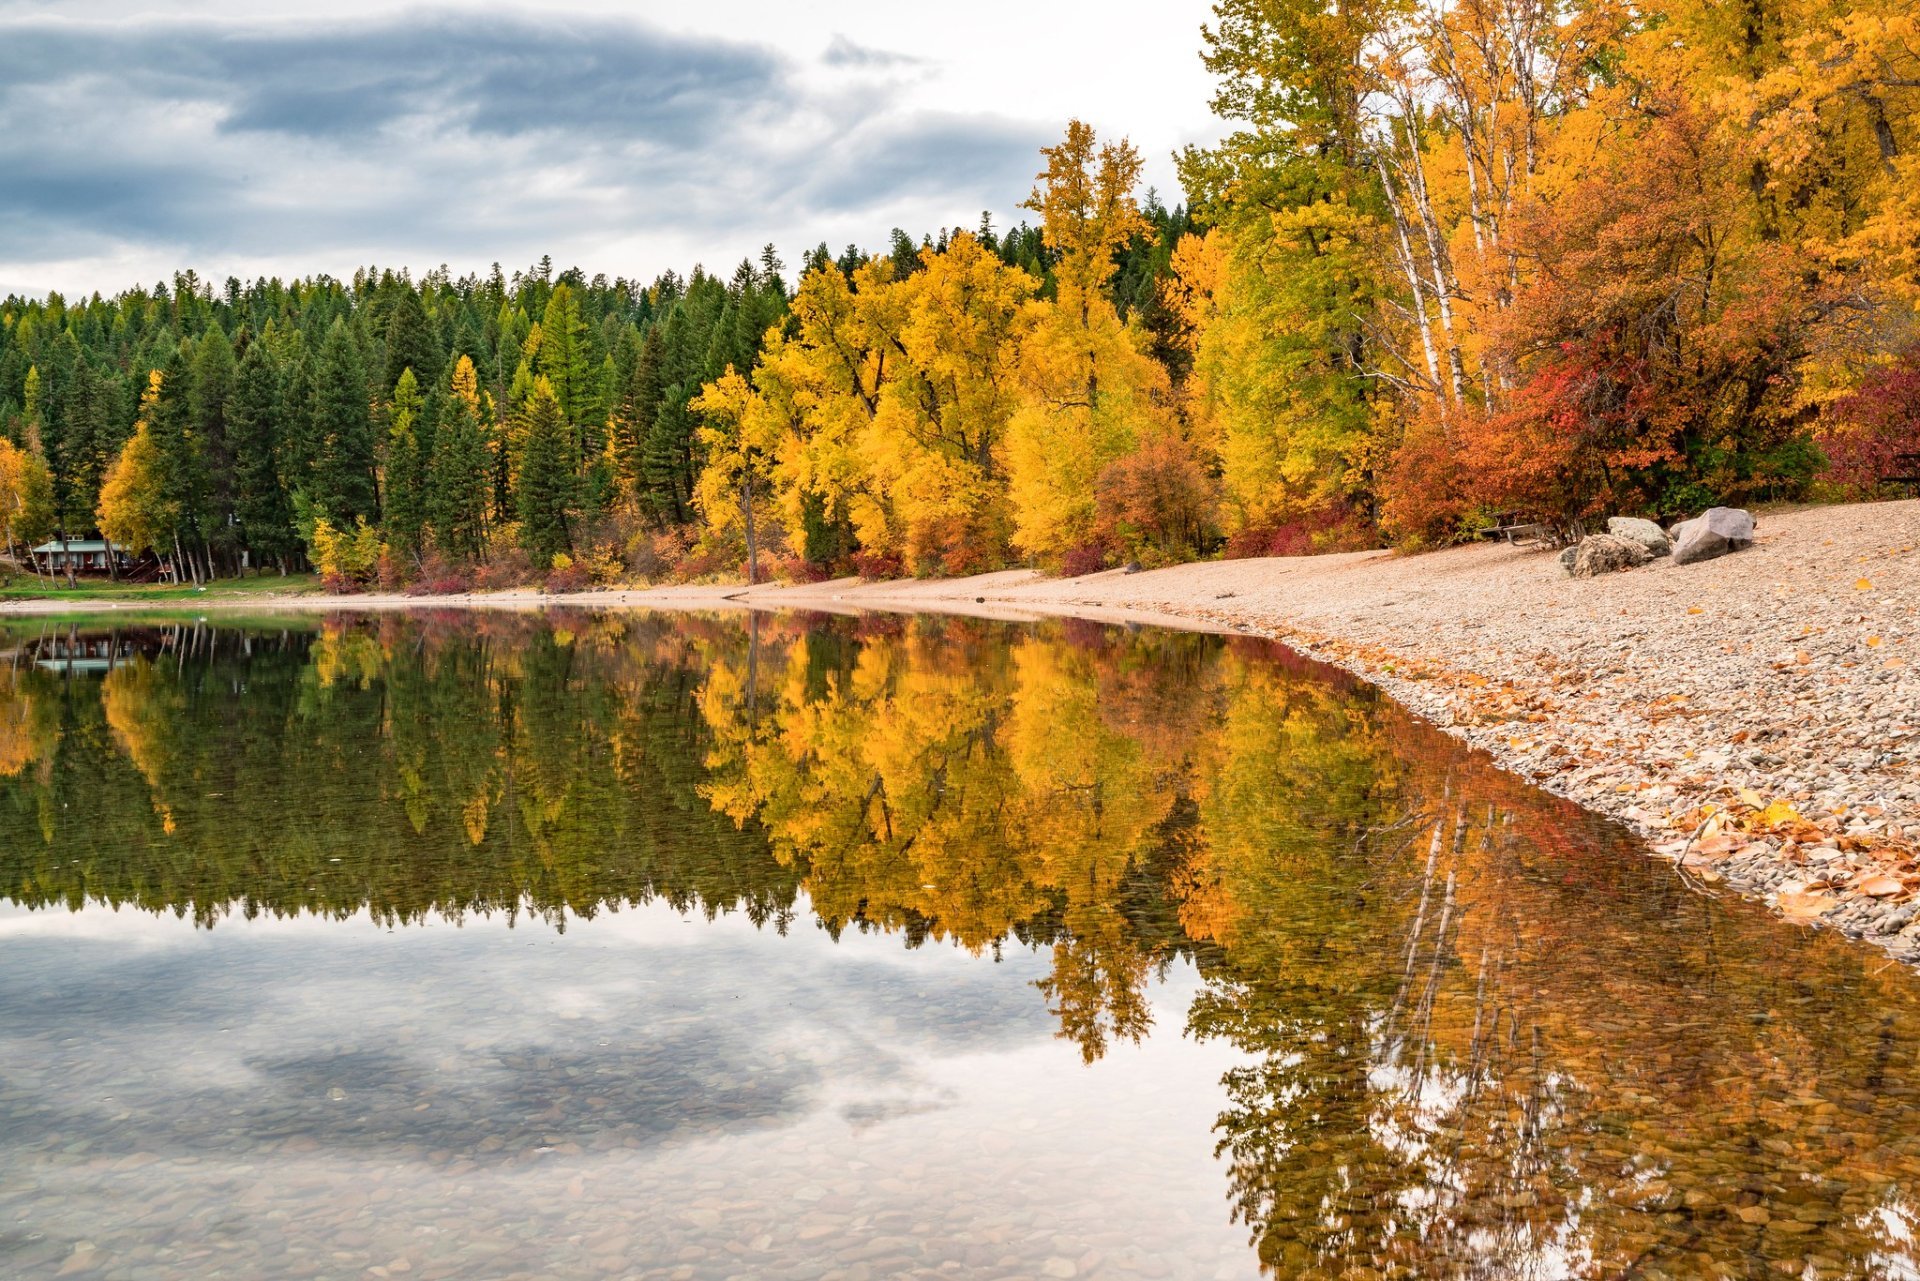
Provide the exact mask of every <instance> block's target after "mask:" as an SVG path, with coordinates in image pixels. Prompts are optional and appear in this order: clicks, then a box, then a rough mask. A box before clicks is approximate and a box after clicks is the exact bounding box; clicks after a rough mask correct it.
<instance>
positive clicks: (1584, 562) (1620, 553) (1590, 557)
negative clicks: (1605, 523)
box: [1561, 534, 1653, 578]
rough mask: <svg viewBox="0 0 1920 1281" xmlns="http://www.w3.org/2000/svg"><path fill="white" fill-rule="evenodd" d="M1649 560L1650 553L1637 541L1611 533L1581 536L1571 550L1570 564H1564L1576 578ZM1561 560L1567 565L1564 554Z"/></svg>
mask: <svg viewBox="0 0 1920 1281" xmlns="http://www.w3.org/2000/svg"><path fill="white" fill-rule="evenodd" d="M1652 559H1653V553H1652V552H1649V551H1648V550H1647V549H1646V548H1644V547H1642V546H1641V545H1640V544H1639V543H1635V542H1630V541H1628V540H1627V539H1624V538H1615V537H1614V536H1613V535H1612V534H1593V535H1590V536H1589V537H1586V538H1583V539H1581V540H1580V545H1579V546H1578V547H1575V548H1574V549H1573V563H1572V564H1571V565H1569V566H1568V567H1567V573H1569V574H1571V575H1572V576H1573V577H1575V578H1592V577H1594V576H1595V575H1596V574H1611V573H1614V572H1615V571H1617V570H1622V569H1632V568H1633V567H1634V566H1636V565H1644V564H1646V563H1647V562H1648V561H1650V560H1652ZM1561 563H1562V564H1566V559H1565V557H1562V558H1561Z"/></svg>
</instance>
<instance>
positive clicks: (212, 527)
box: [187, 325, 240, 565]
mask: <svg viewBox="0 0 1920 1281" xmlns="http://www.w3.org/2000/svg"><path fill="white" fill-rule="evenodd" d="M233 378H234V367H233V344H231V343H230V342H228V341H227V335H226V334H225V333H224V332H222V331H221V329H220V327H219V326H218V325H215V326H214V327H213V328H211V329H209V330H207V332H206V333H205V334H204V335H202V336H201V338H200V341H199V342H197V343H195V344H194V348H193V367H192V371H191V376H190V381H189V385H188V388H187V410H188V420H189V422H190V424H191V426H192V430H193V434H194V438H195V442H196V448H197V452H198V455H199V460H200V466H201V468H202V469H203V472H204V476H205V482H206V494H205V501H204V511H203V513H202V514H203V516H204V518H205V520H206V528H205V530H204V531H203V532H204V533H205V535H206V539H207V542H208V543H209V544H210V545H211V546H212V548H213V550H214V552H215V553H216V554H217V555H218V556H220V557H221V558H222V559H223V560H226V561H227V562H228V563H229V564H233V565H237V564H238V560H239V552H240V527H239V524H238V521H237V519H236V518H235V515H234V502H233V491H234V478H233V451H232V447H231V445H230V443H229V441H228V439H227V434H228V425H227V399H228V397H229V396H231V395H232V394H233Z"/></svg>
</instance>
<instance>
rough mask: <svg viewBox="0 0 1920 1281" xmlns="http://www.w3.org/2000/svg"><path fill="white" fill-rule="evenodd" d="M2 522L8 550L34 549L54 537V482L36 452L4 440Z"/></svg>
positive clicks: (1, 456)
mask: <svg viewBox="0 0 1920 1281" xmlns="http://www.w3.org/2000/svg"><path fill="white" fill-rule="evenodd" d="M0 522H3V525H0V527H3V528H4V530H5V534H6V540H7V547H8V549H9V550H14V549H16V548H18V547H20V546H21V545H25V546H27V547H31V546H33V545H34V544H35V543H37V542H39V541H40V540H41V539H43V538H46V537H48V536H49V535H50V534H52V533H53V529H54V523H55V516H54V510H53V478H52V476H51V475H50V474H49V473H48V471H47V460H46V459H45V458H43V457H41V455H40V452H39V451H38V450H36V449H31V448H29V449H22V448H20V447H19V446H18V445H15V444H14V443H13V442H12V441H9V440H0Z"/></svg>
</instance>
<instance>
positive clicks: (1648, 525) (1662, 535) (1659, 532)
mask: <svg viewBox="0 0 1920 1281" xmlns="http://www.w3.org/2000/svg"><path fill="white" fill-rule="evenodd" d="M1607 532H1608V533H1609V534H1612V535H1613V536H1614V537H1615V538H1624V539H1626V540H1627V541H1628V542H1630V543H1639V544H1640V545H1641V546H1642V547H1644V548H1646V549H1647V551H1648V553H1650V554H1651V555H1654V556H1665V555H1666V554H1667V553H1668V552H1670V551H1672V550H1673V544H1672V543H1670V542H1668V541H1667V531H1665V530H1664V529H1661V528H1660V526H1658V525H1656V524H1654V523H1653V522H1652V521H1650V520H1641V519H1640V518H1639V517H1638V516H1609V517H1608V518H1607Z"/></svg>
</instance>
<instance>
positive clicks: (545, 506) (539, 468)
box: [515, 376, 579, 568]
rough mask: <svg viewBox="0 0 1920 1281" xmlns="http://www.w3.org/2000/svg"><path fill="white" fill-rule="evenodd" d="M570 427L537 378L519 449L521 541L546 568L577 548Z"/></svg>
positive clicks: (550, 388) (548, 385) (548, 386)
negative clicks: (558, 555) (524, 433)
mask: <svg viewBox="0 0 1920 1281" xmlns="http://www.w3.org/2000/svg"><path fill="white" fill-rule="evenodd" d="M568 435H569V433H568V430H567V423H566V419H565V417H564V416H562V414H561V412H560V402H559V400H558V398H557V397H555V395H554V392H553V386H552V384H551V383H549V382H548V381H547V379H546V378H545V376H540V377H538V378H536V379H535V380H534V385H533V393H532V395H531V396H530V397H529V399H528V402H527V415H526V440H525V441H524V443H523V444H522V446H521V457H520V475H519V479H518V483H517V484H516V486H515V495H516V497H517V498H518V500H519V513H520V543H521V545H522V546H523V547H525V548H526V549H527V554H528V555H529V556H531V557H532V558H533V562H534V564H535V566H537V567H542V568H544V567H545V566H547V565H549V564H551V563H552V561H553V558H554V556H556V555H557V554H559V553H560V552H564V551H570V550H572V548H573V534H572V530H571V522H572V520H573V516H574V513H575V511H576V509H577V506H578V503H579V498H578V489H577V485H576V482H575V468H574V461H573V458H572V449H571V442H570V441H569V439H568Z"/></svg>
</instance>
